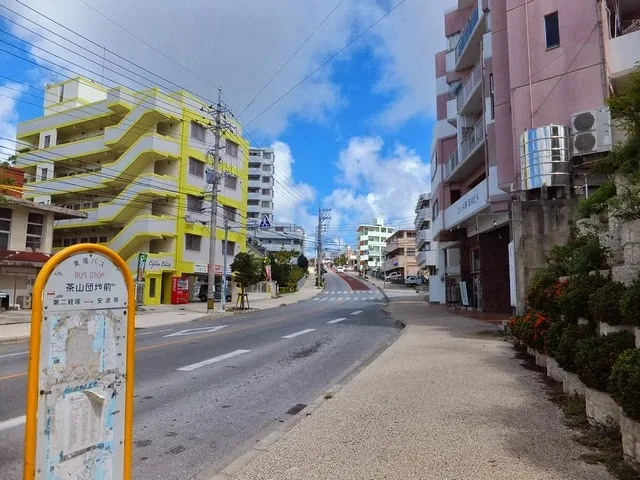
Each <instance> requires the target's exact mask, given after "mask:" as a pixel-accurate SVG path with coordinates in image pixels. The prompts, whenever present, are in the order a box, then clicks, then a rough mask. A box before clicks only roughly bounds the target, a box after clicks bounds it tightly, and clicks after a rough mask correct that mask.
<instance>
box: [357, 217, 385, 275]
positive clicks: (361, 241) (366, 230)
mask: <svg viewBox="0 0 640 480" xmlns="http://www.w3.org/2000/svg"><path fill="white" fill-rule="evenodd" d="M393 232H394V229H393V228H392V227H385V226H384V219H383V218H382V217H376V218H374V219H373V223H372V224H371V225H360V226H359V227H358V230H357V232H356V249H357V250H356V251H357V252H358V265H359V267H360V268H361V269H362V268H364V267H366V268H368V269H369V271H379V270H382V268H383V264H382V262H384V255H385V247H386V241H387V238H389V237H390V236H391V234H392V233H393Z"/></svg>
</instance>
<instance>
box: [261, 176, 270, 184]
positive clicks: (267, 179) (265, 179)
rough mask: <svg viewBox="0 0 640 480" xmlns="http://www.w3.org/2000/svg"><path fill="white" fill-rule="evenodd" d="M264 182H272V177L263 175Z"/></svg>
mask: <svg viewBox="0 0 640 480" xmlns="http://www.w3.org/2000/svg"><path fill="white" fill-rule="evenodd" d="M262 183H271V177H262Z"/></svg>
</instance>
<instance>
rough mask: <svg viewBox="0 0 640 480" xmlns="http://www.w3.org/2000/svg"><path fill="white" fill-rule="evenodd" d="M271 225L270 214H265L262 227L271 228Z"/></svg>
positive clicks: (261, 223)
mask: <svg viewBox="0 0 640 480" xmlns="http://www.w3.org/2000/svg"><path fill="white" fill-rule="evenodd" d="M269 227H271V222H270V221H269V215H265V216H264V217H262V221H261V222H260V228H269Z"/></svg>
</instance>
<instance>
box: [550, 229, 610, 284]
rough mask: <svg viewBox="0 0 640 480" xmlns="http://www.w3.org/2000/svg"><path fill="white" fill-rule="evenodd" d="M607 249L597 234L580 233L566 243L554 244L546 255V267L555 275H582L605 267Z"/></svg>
mask: <svg viewBox="0 0 640 480" xmlns="http://www.w3.org/2000/svg"><path fill="white" fill-rule="evenodd" d="M607 254H608V252H607V249H606V248H604V247H603V246H602V245H600V240H599V239H598V237H597V235H593V234H587V235H580V236H578V237H576V238H574V239H572V240H571V241H570V242H569V243H568V244H567V245H556V246H554V247H553V248H552V249H551V250H550V251H549V254H548V255H547V260H546V261H547V267H548V269H549V271H550V272H552V273H553V274H554V275H555V277H556V278H557V277H563V276H567V275H583V274H587V273H589V272H591V271H593V270H602V269H604V268H606V267H607Z"/></svg>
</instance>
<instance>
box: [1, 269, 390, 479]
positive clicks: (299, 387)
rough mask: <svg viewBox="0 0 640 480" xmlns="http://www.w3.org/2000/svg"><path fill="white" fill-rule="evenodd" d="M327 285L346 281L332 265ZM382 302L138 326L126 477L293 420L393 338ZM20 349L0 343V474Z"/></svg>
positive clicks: (22, 358) (12, 453) (17, 439)
mask: <svg viewBox="0 0 640 480" xmlns="http://www.w3.org/2000/svg"><path fill="white" fill-rule="evenodd" d="M326 286H327V288H328V289H329V290H335V291H337V290H340V291H346V290H348V287H347V284H346V283H345V282H344V281H343V280H342V279H340V278H339V277H338V276H337V275H335V274H333V273H329V274H328V275H327V277H326ZM364 288H367V287H366V286H365V287H364ZM280 302H281V303H282V300H280ZM381 303H382V302H381V301H379V300H374V301H370V300H367V301H366V302H359V303H358V304H355V303H353V302H348V301H346V300H345V301H341V302H332V303H331V304H328V303H324V302H323V303H318V302H313V301H301V302H298V303H296V304H295V305H291V306H286V307H281V308H272V309H269V310H263V311H259V312H252V313H248V314H242V315H231V316H228V317H223V318H217V319H212V320H211V319H203V320H197V321H194V322H190V323H188V324H184V323H182V324H176V323H174V324H171V325H163V326H160V327H155V328H149V329H145V330H138V331H137V332H136V387H135V412H134V414H135V418H134V449H133V454H134V458H133V462H134V474H133V478H136V479H144V480H147V479H163V480H171V479H180V480H184V479H190V478H192V477H193V476H195V475H197V474H198V473H199V472H201V471H206V470H207V469H210V468H211V467H212V465H214V464H217V463H219V462H220V463H224V462H225V459H226V458H228V457H229V456H234V455H235V453H234V452H235V451H236V449H242V448H244V447H243V446H244V445H245V444H247V442H252V438H253V437H254V436H255V435H259V434H260V433H261V432H263V431H264V430H265V428H266V429H269V428H273V426H274V425H281V423H280V421H281V420H282V421H285V420H288V419H291V418H292V413H291V412H294V411H295V410H294V411H291V409H292V407H295V406H296V405H298V404H309V403H311V402H312V401H313V400H314V399H316V398H317V397H318V396H320V395H322V394H323V393H324V392H325V391H326V389H327V388H328V386H330V385H332V384H333V383H335V382H336V381H337V380H338V379H340V378H342V377H343V376H344V374H345V373H346V372H348V371H350V370H351V369H353V368H355V367H356V366H358V365H361V364H362V362H366V361H367V359H369V358H371V357H372V356H375V355H376V354H377V353H378V352H380V351H381V349H382V348H384V347H385V346H386V345H388V344H389V343H390V342H391V341H393V340H394V339H395V338H396V337H397V335H398V334H399V330H398V329H397V328H395V327H394V326H393V323H392V322H391V321H390V320H389V319H388V317H387V316H386V315H385V314H384V313H383V312H381V307H382V306H383V305H381ZM27 357H28V355H27V352H26V351H25V346H24V345H4V346H0V478H1V479H2V480H17V479H19V478H22V477H21V469H22V448H23V442H22V439H23V434H24V431H23V428H24V425H23V422H24V418H23V417H22V416H23V415H24V402H25V384H26V365H27ZM287 412H290V413H287Z"/></svg>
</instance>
